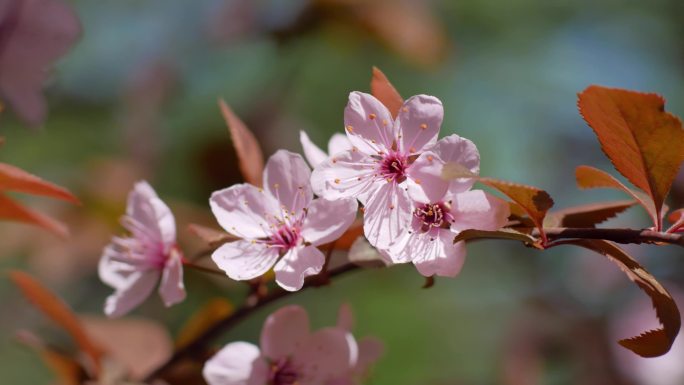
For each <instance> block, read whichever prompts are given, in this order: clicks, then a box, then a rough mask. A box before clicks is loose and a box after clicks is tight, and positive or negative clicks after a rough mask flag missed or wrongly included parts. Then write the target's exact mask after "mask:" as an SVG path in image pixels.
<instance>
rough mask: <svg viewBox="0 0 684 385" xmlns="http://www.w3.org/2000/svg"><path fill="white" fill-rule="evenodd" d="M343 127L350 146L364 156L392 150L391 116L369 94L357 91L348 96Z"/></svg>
mask: <svg viewBox="0 0 684 385" xmlns="http://www.w3.org/2000/svg"><path fill="white" fill-rule="evenodd" d="M344 127H345V130H346V131H347V137H348V138H349V141H350V142H351V144H352V146H354V147H356V148H357V149H358V150H359V151H361V152H363V153H365V154H368V155H376V154H377V153H378V152H387V150H388V149H390V148H392V142H393V141H394V138H395V134H394V128H393V127H394V122H393V119H392V115H391V114H390V112H389V111H388V110H387V108H386V107H385V106H384V105H383V104H382V103H381V102H380V101H379V100H378V99H376V98H375V97H374V96H372V95H370V94H366V93H363V92H358V91H354V92H352V93H350V94H349V103H347V107H346V108H345V109H344ZM331 155H332V154H331Z"/></svg>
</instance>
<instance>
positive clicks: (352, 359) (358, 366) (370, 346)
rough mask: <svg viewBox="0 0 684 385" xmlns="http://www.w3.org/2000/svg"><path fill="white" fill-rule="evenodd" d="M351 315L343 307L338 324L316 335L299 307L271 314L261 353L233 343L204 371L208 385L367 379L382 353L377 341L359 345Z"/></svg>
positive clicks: (343, 384) (348, 383)
mask: <svg viewBox="0 0 684 385" xmlns="http://www.w3.org/2000/svg"><path fill="white" fill-rule="evenodd" d="M350 320H351V312H350V310H349V308H348V307H347V306H345V305H343V306H342V307H341V308H340V315H339V319H338V323H337V325H336V326H334V327H327V328H323V329H320V330H317V331H314V332H312V331H311V330H310V326H309V317H308V315H307V314H306V311H305V310H304V309H303V308H301V307H299V306H295V305H290V306H285V307H283V308H280V309H279V310H277V311H276V312H274V313H273V314H271V315H270V316H269V317H268V318H267V319H266V322H265V323H264V327H263V329H262V331H261V340H260V345H261V349H259V347H257V346H255V345H253V344H251V343H248V342H242V341H240V342H231V343H229V344H227V345H226V346H225V347H223V348H222V349H221V350H220V351H219V352H218V353H216V354H215V355H214V356H213V357H212V358H211V359H209V360H208V361H207V363H206V364H205V366H204V378H205V379H206V381H207V383H208V384H209V385H252V384H253V385H258V384H272V385H292V384H300V385H313V384H323V385H353V384H357V383H360V381H361V380H362V379H363V378H364V377H365V376H366V375H367V372H368V370H369V369H370V367H371V365H372V364H373V363H374V362H375V361H376V360H377V359H378V358H379V357H380V355H381V354H382V351H383V345H382V343H381V342H380V341H379V340H377V339H376V338H373V337H365V338H363V339H361V340H359V341H357V340H356V339H355V338H354V336H353V335H352V334H351V322H350Z"/></svg>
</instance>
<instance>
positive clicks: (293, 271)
mask: <svg viewBox="0 0 684 385" xmlns="http://www.w3.org/2000/svg"><path fill="white" fill-rule="evenodd" d="M324 264H325V255H323V253H322V252H321V251H320V250H318V249H317V248H316V247H315V246H306V247H295V248H293V249H291V250H290V251H288V252H287V254H285V256H283V258H281V259H280V261H278V263H276V266H275V268H274V269H273V270H274V271H275V277H276V282H277V283H278V285H280V287H282V288H283V289H285V290H288V291H297V290H299V289H301V288H302V286H304V278H306V277H308V276H310V275H315V274H318V273H320V272H321V270H322V269H323V265H324Z"/></svg>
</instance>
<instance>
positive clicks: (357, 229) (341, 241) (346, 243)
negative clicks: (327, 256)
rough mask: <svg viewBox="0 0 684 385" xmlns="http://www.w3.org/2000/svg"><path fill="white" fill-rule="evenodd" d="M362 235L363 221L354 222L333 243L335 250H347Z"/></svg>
mask: <svg viewBox="0 0 684 385" xmlns="http://www.w3.org/2000/svg"><path fill="white" fill-rule="evenodd" d="M362 235H363V221H361V220H358V219H357V220H355V221H354V222H353V223H352V224H351V226H349V228H348V229H347V231H345V232H344V234H342V236H340V237H339V238H338V239H337V240H336V241H335V249H336V250H349V249H350V248H351V247H352V245H353V244H354V242H355V241H356V240H357V239H358V238H359V237H360V236H362Z"/></svg>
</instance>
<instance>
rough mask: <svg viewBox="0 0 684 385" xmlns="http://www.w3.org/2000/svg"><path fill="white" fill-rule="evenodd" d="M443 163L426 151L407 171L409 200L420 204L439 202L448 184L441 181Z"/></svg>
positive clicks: (432, 153) (433, 154)
mask: <svg viewBox="0 0 684 385" xmlns="http://www.w3.org/2000/svg"><path fill="white" fill-rule="evenodd" d="M442 167H444V162H442V160H441V159H440V158H439V157H438V156H437V155H436V154H435V153H434V152H431V151H426V152H424V153H422V154H420V156H419V157H418V159H416V160H415V162H413V164H412V165H411V167H409V169H408V179H407V187H408V192H409V195H410V196H411V198H412V199H413V200H415V201H418V202H421V203H428V202H439V201H440V200H441V199H442V197H444V194H445V193H446V191H447V189H448V188H449V182H448V181H446V180H444V179H442Z"/></svg>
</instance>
